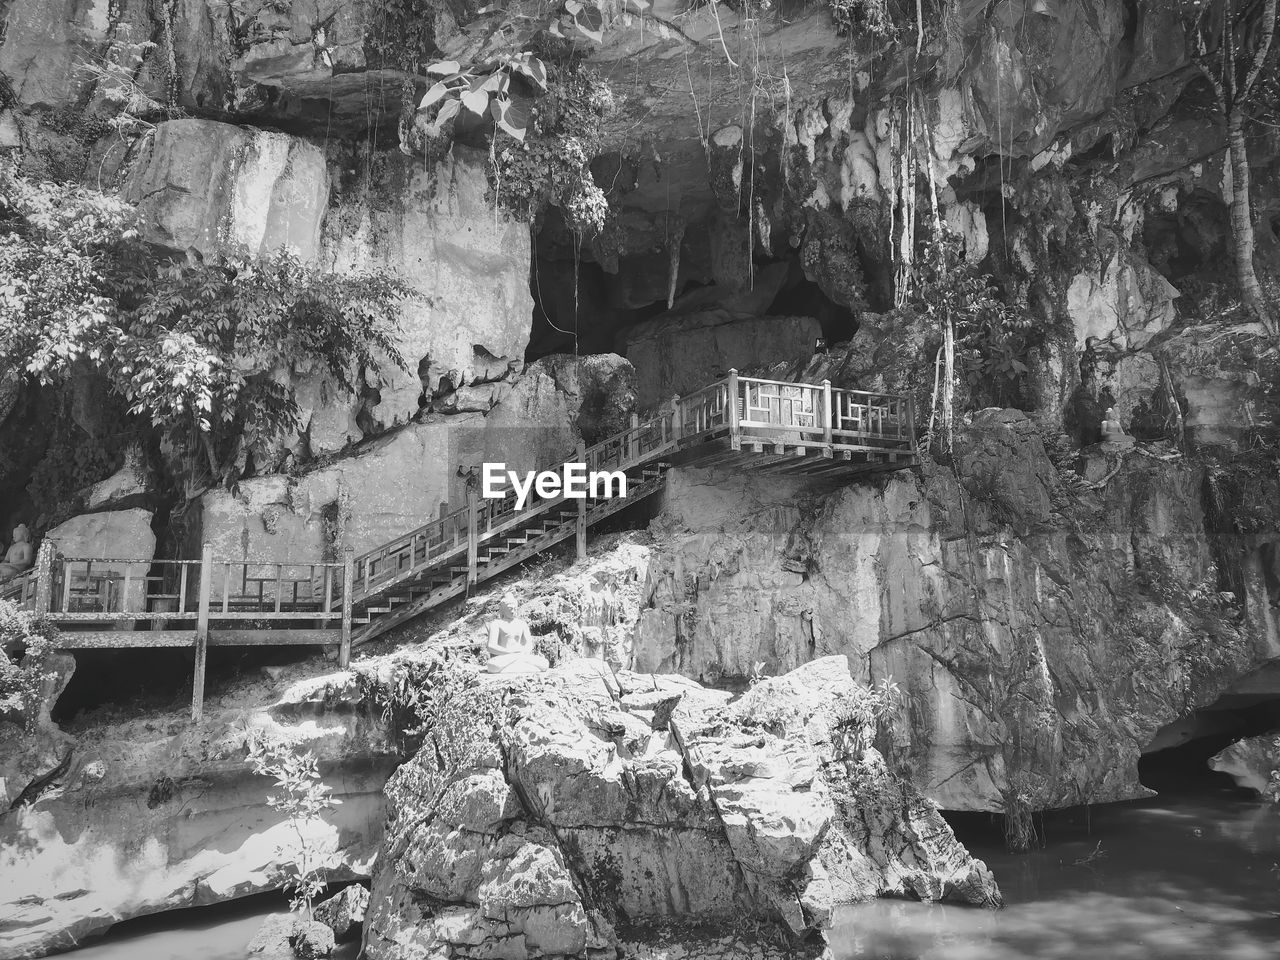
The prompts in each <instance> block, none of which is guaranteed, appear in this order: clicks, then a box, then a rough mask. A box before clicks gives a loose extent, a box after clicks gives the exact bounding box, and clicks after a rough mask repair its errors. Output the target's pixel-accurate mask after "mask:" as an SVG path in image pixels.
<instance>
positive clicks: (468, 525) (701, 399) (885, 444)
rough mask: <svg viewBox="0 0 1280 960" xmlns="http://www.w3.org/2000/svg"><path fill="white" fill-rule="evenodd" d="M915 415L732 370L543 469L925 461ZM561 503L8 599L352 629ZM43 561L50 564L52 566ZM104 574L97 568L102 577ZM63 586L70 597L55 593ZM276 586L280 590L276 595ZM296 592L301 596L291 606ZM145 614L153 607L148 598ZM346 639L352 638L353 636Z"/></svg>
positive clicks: (444, 519)
mask: <svg viewBox="0 0 1280 960" xmlns="http://www.w3.org/2000/svg"><path fill="white" fill-rule="evenodd" d="M913 414H914V411H913V407H912V403H911V400H910V398H908V397H903V396H898V395H895V394H885V393H873V392H869V391H864V390H849V389H844V388H834V387H832V386H831V384H830V382H829V381H823V383H822V384H811V383H802V382H800V383H798V382H792V381H786V380H770V379H765V378H762V377H746V376H741V375H739V374H738V372H737V371H736V370H731V371H729V374H728V375H727V376H726V377H724V378H722V379H720V380H716V381H714V382H712V383H709V384H707V385H706V386H704V387H702V388H701V389H699V390H696V391H694V392H693V393H690V394H688V395H687V396H684V397H675V398H673V399H672V401H671V402H670V404H667V405H663V407H662V408H660V409H659V410H658V411H657V412H656V413H654V414H652V415H651V416H649V417H647V418H643V419H642V418H640V417H636V416H634V415H633V416H632V418H631V422H630V424H629V425H628V426H627V427H625V428H624V429H622V430H621V431H619V432H618V433H615V434H613V435H611V436H609V437H606V438H605V439H603V440H601V441H599V442H598V443H595V444H592V445H591V446H590V447H587V448H585V449H583V448H582V447H581V446H580V447H579V451H580V453H579V458H580V459H579V460H576V461H574V460H569V461H565V460H553V461H551V462H545V463H543V464H542V465H540V467H539V469H542V470H560V469H562V468H563V467H564V466H565V465H566V464H568V463H576V462H582V463H585V464H586V467H587V470H588V471H591V472H594V471H606V470H619V469H627V468H630V467H633V466H637V465H639V464H642V463H645V462H648V461H650V460H653V459H655V458H659V457H661V456H662V455H663V454H664V453H666V452H667V451H669V450H674V449H675V448H676V447H677V446H679V445H680V444H681V443H684V442H696V441H697V440H698V439H699V438H700V437H702V436H718V435H721V434H725V433H727V435H728V437H729V440H730V443H731V445H733V446H734V447H737V446H738V444H740V442H741V440H742V438H743V436H744V435H747V434H749V433H751V432H752V431H763V433H762V434H759V435H760V436H761V437H762V438H764V439H770V438H776V436H777V433H776V432H777V431H780V430H781V431H789V432H794V433H799V434H801V435H802V437H804V438H806V439H805V442H807V443H810V444H813V443H818V444H823V445H825V446H827V447H830V446H831V445H832V444H839V443H846V444H848V442H849V441H853V443H852V444H851V445H852V446H854V447H858V446H861V447H865V448H867V449H873V450H874V449H885V450H903V451H910V452H914V450H915V442H916V440H915V424H914V415H913ZM562 499H563V497H555V498H552V499H551V500H550V501H545V500H544V499H543V498H540V497H538V496H537V494H536V492H532V491H531V493H530V501H529V502H528V503H526V505H525V507H524V509H522V510H517V509H516V506H515V504H516V495H515V492H514V490H508V491H507V492H506V494H505V495H504V496H503V497H501V498H495V499H483V500H482V499H480V498H478V497H477V496H475V491H474V490H471V491H469V495H468V502H467V504H466V505H464V506H462V507H460V508H458V509H456V510H453V511H450V512H448V513H445V514H443V515H442V516H440V517H437V518H435V519H434V520H431V521H430V522H428V523H426V524H423V525H422V526H420V527H418V528H417V529H415V530H411V531H408V532H407V533H404V534H402V535H400V536H398V537H396V538H394V539H392V540H390V541H388V542H386V543H384V544H382V545H381V546H378V547H375V548H374V549H372V550H369V551H367V552H365V553H363V554H360V555H359V556H355V557H352V556H350V554H349V553H348V556H347V557H346V558H345V559H344V562H340V563H314V564H305V563H296V562H288V561H286V562H277V561H238V560H212V561H206V560H203V559H202V560H150V559H136V560H134V559H128V558H104V557H63V556H56V557H55V556H53V555H52V553H51V552H50V551H49V549H48V548H47V546H45V545H42V548H41V551H42V553H41V555H42V556H43V563H44V567H47V568H48V570H47V575H42V573H41V571H42V569H44V567H42V566H41V563H40V562H38V563H37V566H36V568H35V569H33V570H32V571H31V572H30V573H27V574H24V575H23V576H22V577H20V578H16V579H15V580H13V581H10V582H9V583H6V584H4V585H0V596H5V597H11V596H18V597H19V598H20V599H21V600H22V602H30V603H32V604H34V605H35V606H37V607H38V606H39V605H40V597H41V596H44V597H45V598H46V600H45V605H46V606H45V609H47V610H49V611H51V612H53V613H55V614H57V615H58V616H59V617H61V618H66V619H68V620H73V619H82V620H88V619H92V618H93V617H94V616H95V615H96V616H101V617H106V618H110V617H115V618H120V617H124V616H128V615H130V614H132V615H133V616H134V617H135V618H137V617H142V618H144V619H145V618H148V617H156V618H161V619H163V617H164V616H165V615H168V616H169V617H173V618H175V619H183V618H187V617H190V616H193V615H194V614H195V608H196V607H197V605H198V604H200V603H201V602H202V601H206V600H207V601H208V602H209V604H210V606H209V609H210V615H211V616H213V617H214V618H215V619H218V618H219V617H223V618H235V617H240V616H244V617H253V618H257V619H264V620H266V619H290V618H292V619H297V618H299V617H302V616H314V617H315V618H316V619H318V620H324V621H327V620H330V619H346V620H347V621H348V622H349V619H350V610H351V607H352V605H353V604H355V603H358V602H360V601H362V600H364V599H366V598H368V597H370V596H373V595H375V594H378V593H380V592H382V591H384V590H386V589H387V587H388V586H389V585H391V584H394V583H397V582H399V581H400V580H403V579H408V578H409V577H411V576H412V575H413V574H414V572H415V571H418V570H421V569H424V568H429V567H433V566H437V565H442V564H443V563H444V562H446V561H447V560H451V559H452V560H458V561H460V562H465V563H466V564H467V568H468V573H469V576H468V579H469V581H471V582H473V583H474V582H476V579H477V572H476V564H477V556H476V550H477V546H478V544H480V543H482V542H484V541H485V540H488V539H490V538H491V537H494V536H496V535H498V534H499V533H501V532H503V531H504V530H506V529H508V528H509V527H511V526H513V525H514V524H517V523H519V522H521V521H523V520H524V519H525V518H526V517H528V516H530V515H533V514H536V513H538V512H541V511H542V510H544V509H546V506H547V504H548V503H555V502H559V501H560V500H562ZM37 559H38V561H40V559H41V557H38V558H37ZM80 564H83V565H84V569H83V572H81V571H78V570H77V569H76V568H77V566H78V565H80ZM142 564H145V565H146V568H147V570H148V572H147V573H146V574H137V573H134V572H131V570H130V568H131V567H132V568H134V569H136V567H137V566H138V565H142ZM95 566H96V567H98V572H97V573H96V576H95V572H94V569H93V568H94V567H95ZM156 566H159V567H160V568H161V570H162V573H161V574H160V575H158V576H157V575H155V574H152V573H150V570H151V569H152V568H153V567H156ZM206 566H207V567H210V569H209V571H207V572H209V573H213V572H217V573H220V575H221V578H222V584H221V590H220V591H217V592H220V593H221V597H220V598H219V599H216V600H215V599H214V598H213V597H204V596H202V595H200V594H199V593H198V592H197V591H195V590H191V589H189V587H190V586H193V584H188V576H189V571H190V570H191V568H194V567H201V568H202V570H201V581H202V582H201V586H202V587H203V586H204V582H203V581H204V579H205V577H204V573H205V572H206V571H205V570H204V569H203V568H204V567H206ZM237 566H238V567H239V568H240V570H239V578H238V579H239V581H240V583H239V587H238V589H236V590H233V589H232V584H231V581H232V579H233V575H234V573H235V568H236V567H237ZM113 567H124V568H125V569H124V571H123V573H121V574H119V575H117V573H116V571H113V570H112V569H111V568H113ZM251 567H265V568H271V570H270V575H268V576H265V577H257V576H250V575H249V571H250V568H251ZM287 567H295V568H299V569H305V570H307V574H306V575H302V574H297V575H295V574H293V573H287V572H286V568H287ZM104 568H105V569H104ZM172 570H177V571H179V580H178V586H177V591H176V594H173V592H172V591H169V590H166V591H165V592H163V593H161V594H158V595H153V594H152V593H151V586H152V585H153V584H155V583H158V582H164V580H165V572H164V571H172ZM77 577H78V578H79V581H80V582H82V583H93V582H95V581H104V582H105V580H113V579H120V580H122V582H123V583H124V584H125V588H126V589H124V590H123V591H121V590H118V589H117V591H116V592H117V593H119V598H118V599H119V602H118V604H116V605H117V606H119V607H120V609H119V610H111V609H109V607H110V606H111V605H112V603H111V601H110V599H108V600H104V601H102V602H100V603H96V604H95V603H93V602H88V601H87V600H86V599H85V598H84V597H81V598H80V600H79V601H78V602H80V603H86V602H88V607H89V608H90V609H82V610H80V611H75V610H72V609H70V602H71V598H72V596H73V590H74V589H75V587H76V581H77ZM33 583H34V587H33V586H32V584H33ZM54 584H57V586H58V587H59V588H60V590H58V591H54V589H53V587H54ZM268 584H270V585H271V588H270V590H268V588H267V585H268ZM138 587H141V589H142V591H143V594H144V595H146V596H158V597H159V598H160V599H168V600H174V599H176V600H177V603H176V604H174V605H175V606H176V608H177V609H175V610H159V609H157V610H150V609H142V610H137V611H128V610H126V609H124V608H125V607H126V606H128V605H129V601H128V597H127V596H126V594H127V593H128V592H129V589H135V590H136V589H137V588H138ZM304 587H305V588H306V589H305V590H304V589H303V588H304ZM117 588H118V584H117ZM113 589H116V588H113ZM109 592H110V591H108V593H109ZM286 593H290V596H289V597H288V598H286ZM28 594H30V595H31V596H30V597H28ZM268 594H270V596H268ZM142 606H143V607H144V608H146V607H148V604H147V602H146V601H145V600H144V601H143V603H142ZM189 608H190V609H189ZM268 608H269V609H268ZM344 611H345V612H346V617H345V618H344V617H343V613H344ZM346 629H347V630H348V631H349V630H350V627H349V626H348V627H347V628H346Z"/></svg>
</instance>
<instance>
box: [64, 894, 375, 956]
mask: <svg viewBox="0 0 1280 960" xmlns="http://www.w3.org/2000/svg"><path fill="white" fill-rule="evenodd" d="M287 909H289V904H288V901H287V900H285V898H284V897H282V896H281V897H276V896H272V895H263V896H260V897H249V898H247V899H245V900H238V901H235V902H232V903H228V904H219V905H218V906H216V907H199V908H196V909H194V910H180V911H176V912H173V913H164V914H158V915H156V916H153V917H141V918H139V919H137V920H130V921H127V922H126V923H121V924H117V925H116V926H115V927H114V928H112V930H111V932H110V933H108V934H107V935H106V936H105V937H103V938H102V939H101V940H97V941H94V942H92V943H90V944H89V945H88V946H86V947H81V948H80V949H79V950H76V951H74V952H72V953H68V954H63V956H65V957H66V958H67V960H245V947H247V946H248V945H249V941H250V940H252V939H253V935H254V934H255V933H257V932H258V927H260V926H261V925H262V921H263V920H265V919H266V918H267V917H268V916H270V915H271V914H273V913H279V912H281V911H282V910H287ZM359 946H360V945H359V944H358V943H353V944H343V945H341V946H339V947H338V950H337V951H336V952H335V953H334V954H333V957H334V960H355V956H356V954H357V953H358V952H359Z"/></svg>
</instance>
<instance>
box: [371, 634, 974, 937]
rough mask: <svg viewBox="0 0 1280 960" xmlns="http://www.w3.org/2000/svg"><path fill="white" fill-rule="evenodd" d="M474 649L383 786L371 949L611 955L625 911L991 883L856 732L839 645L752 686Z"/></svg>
mask: <svg viewBox="0 0 1280 960" xmlns="http://www.w3.org/2000/svg"><path fill="white" fill-rule="evenodd" d="M463 669H464V668H462V667H459V668H456V671H457V672H455V673H454V674H453V676H452V680H451V681H450V682H452V683H453V684H455V690H454V691H452V692H450V691H449V690H448V688H447V687H446V688H445V691H446V692H445V693H443V694H441V693H440V692H439V691H440V688H439V687H436V688H435V690H436V693H437V696H439V700H437V706H438V714H437V720H436V722H435V724H434V725H433V729H432V730H431V731H430V732H429V733H428V734H427V738H426V742H425V743H424V745H423V747H422V749H421V750H420V751H419V752H418V754H417V755H416V756H415V757H414V759H413V760H412V761H410V762H409V763H407V764H405V765H404V766H403V767H401V768H400V769H399V770H398V771H397V772H396V774H395V776H394V777H393V778H392V779H391V781H390V783H389V784H388V785H387V796H388V798H389V801H390V804H391V806H390V809H389V819H388V830H387V835H386V841H385V846H384V850H383V856H382V858H381V860H380V863H379V869H378V871H377V875H376V877H375V880H374V888H373V896H372V904H371V907H370V914H369V918H368V922H367V924H366V929H365V940H364V949H365V952H366V955H367V956H369V957H370V958H371V960H391V958H402V957H406V958H407V957H413V956H422V955H426V956H441V957H447V956H477V957H478V956H494V955H520V956H529V957H539V956H590V955H601V956H602V955H604V954H605V953H606V952H611V951H612V950H613V948H614V947H615V945H616V942H617V940H616V933H615V928H616V925H617V924H619V923H623V924H630V925H634V924H637V923H643V922H652V921H662V920H668V919H685V920H700V921H705V922H708V923H729V922H734V921H737V920H738V919H741V918H747V917H751V918H758V919H763V920H768V921H776V922H779V923H780V924H782V925H783V926H784V928H785V929H787V930H789V931H790V932H791V933H792V934H793V935H795V936H797V937H803V936H804V935H806V934H809V933H811V932H813V931H814V930H815V929H816V928H818V927H819V926H820V925H821V924H822V922H823V921H824V919H825V918H826V916H827V915H828V913H829V910H830V908H831V907H832V906H833V905H834V904H836V903H842V902H851V901H858V900H866V899H870V898H873V897H876V896H885V895H890V896H892V895H897V896H911V897H918V898H922V899H951V900H957V901H960V902H964V903H974V904H995V903H998V902H999V893H998V891H997V889H996V886H995V883H994V881H993V880H992V879H991V877H990V874H989V873H988V872H987V871H986V868H985V867H984V866H983V865H982V864H981V862H978V861H974V860H972V859H971V858H970V857H969V856H968V854H967V853H966V852H965V851H964V848H963V847H961V846H960V845H959V844H958V843H957V842H956V840H955V839H954V837H953V836H952V835H951V831H950V829H949V828H948V827H947V825H946V824H945V822H944V821H943V820H942V818H941V817H940V816H939V815H938V813H937V811H936V809H935V808H934V807H933V806H932V805H931V804H930V803H929V802H928V801H927V800H925V799H924V798H923V797H921V796H920V795H919V794H918V793H916V791H915V790H914V789H913V788H911V787H910V786H908V785H907V784H906V783H904V782H902V781H900V780H897V779H895V778H893V777H891V776H890V775H889V774H888V773H887V771H886V770H885V768H884V766H883V762H882V761H881V759H880V757H879V754H877V753H876V752H875V751H874V750H870V749H867V750H862V749H861V748H860V747H859V746H856V745H855V744H856V742H857V741H858V740H859V739H860V737H861V736H863V735H864V734H865V731H862V730H860V729H858V728H857V725H856V723H853V724H849V723H847V722H844V721H842V720H841V716H842V714H841V712H840V711H841V709H842V706H843V705H845V704H847V703H850V702H852V701H853V700H854V699H855V698H857V697H858V696H860V695H861V693H862V691H861V690H860V688H859V687H858V685H857V684H856V683H855V682H854V680H853V678H852V676H851V675H850V673H849V669H848V664H847V661H846V660H845V658H843V657H834V658H830V659H828V660H823V661H818V662H815V663H813V664H810V665H808V666H807V667H805V668H803V669H802V670H801V671H799V672H797V673H796V674H793V675H791V676H789V677H785V678H780V679H778V680H772V681H766V682H765V683H764V684H762V685H761V686H759V687H757V688H756V689H755V690H753V691H752V693H750V694H748V695H747V696H745V697H743V698H742V699H741V700H740V701H738V702H731V696H730V695H729V694H727V693H722V692H719V691H714V690H707V689H705V688H702V687H700V686H699V685H697V684H696V683H693V682H691V681H688V680H685V679H683V678H681V677H676V676H644V675H638V674H632V673H628V672H621V673H618V674H616V675H615V674H614V673H612V672H611V671H609V670H607V669H604V668H602V666H601V665H599V664H598V662H595V661H589V660H577V661H571V662H570V663H568V664H567V665H566V666H564V667H561V668H557V669H556V670H554V671H553V672H552V673H550V674H547V675H543V676H537V677H531V678H524V679H517V680H512V681H500V682H484V681H483V680H479V679H470V680H468V679H467V678H466V674H465V673H463V672H462V670H463Z"/></svg>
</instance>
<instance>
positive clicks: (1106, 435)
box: [1102, 407, 1133, 446]
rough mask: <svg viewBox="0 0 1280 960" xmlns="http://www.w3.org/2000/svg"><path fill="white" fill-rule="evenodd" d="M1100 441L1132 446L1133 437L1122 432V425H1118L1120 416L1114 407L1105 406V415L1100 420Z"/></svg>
mask: <svg viewBox="0 0 1280 960" xmlns="http://www.w3.org/2000/svg"><path fill="white" fill-rule="evenodd" d="M1102 442H1103V443H1119V444H1123V445H1124V446H1133V437H1131V436H1129V435H1128V434H1127V433H1125V432H1124V427H1122V426H1121V425H1120V418H1119V417H1118V416H1117V415H1116V408H1115V407H1107V413H1106V416H1105V417H1104V418H1103V421H1102Z"/></svg>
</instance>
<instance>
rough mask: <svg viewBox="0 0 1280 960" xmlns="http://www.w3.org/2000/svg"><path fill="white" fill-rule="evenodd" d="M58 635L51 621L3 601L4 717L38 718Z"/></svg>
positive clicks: (0, 663)
mask: <svg viewBox="0 0 1280 960" xmlns="http://www.w3.org/2000/svg"><path fill="white" fill-rule="evenodd" d="M56 634H57V630H56V629H55V628H54V626H53V625H52V624H51V623H49V622H48V621H47V620H41V619H39V618H38V617H36V615H35V614H33V613H31V612H30V611H28V610H21V609H19V608H18V606H17V605H16V604H14V603H11V602H10V601H8V600H0V719H5V718H8V719H14V720H19V721H23V722H27V723H30V722H32V721H33V720H34V717H35V707H36V705H37V703H38V701H39V699H40V688H41V686H42V685H43V684H44V681H45V678H46V674H45V672H44V666H45V658H46V657H47V656H48V654H49V651H50V649H51V644H52V642H53V640H54V638H55V636H56Z"/></svg>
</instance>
